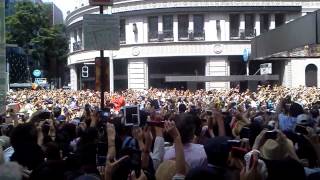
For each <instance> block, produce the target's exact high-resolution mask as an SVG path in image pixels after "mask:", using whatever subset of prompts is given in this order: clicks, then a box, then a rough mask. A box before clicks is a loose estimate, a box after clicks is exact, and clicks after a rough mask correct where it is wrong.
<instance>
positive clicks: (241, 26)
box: [239, 14, 246, 35]
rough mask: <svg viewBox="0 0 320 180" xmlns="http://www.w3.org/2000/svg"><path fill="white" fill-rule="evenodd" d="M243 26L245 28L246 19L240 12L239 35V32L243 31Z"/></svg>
mask: <svg viewBox="0 0 320 180" xmlns="http://www.w3.org/2000/svg"><path fill="white" fill-rule="evenodd" d="M245 28H246V20H245V17H244V14H240V25H239V32H240V35H241V32H244V30H245Z"/></svg>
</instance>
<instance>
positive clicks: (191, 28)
mask: <svg viewBox="0 0 320 180" xmlns="http://www.w3.org/2000/svg"><path fill="white" fill-rule="evenodd" d="M188 31H189V32H194V29H193V14H189V28H188Z"/></svg>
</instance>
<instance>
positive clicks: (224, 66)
mask: <svg viewBox="0 0 320 180" xmlns="http://www.w3.org/2000/svg"><path fill="white" fill-rule="evenodd" d="M229 75H230V65H229V61H228V58H227V56H221V57H220V56H219V57H213V56H209V57H207V60H206V76H229ZM228 88H230V82H206V90H207V91H208V90H211V89H228Z"/></svg>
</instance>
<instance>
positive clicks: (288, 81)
mask: <svg viewBox="0 0 320 180" xmlns="http://www.w3.org/2000/svg"><path fill="white" fill-rule="evenodd" d="M282 86H285V87H288V88H291V87H292V66H291V60H286V61H285V65H284V73H283V78H282Z"/></svg>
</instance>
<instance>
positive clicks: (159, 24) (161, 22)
mask: <svg viewBox="0 0 320 180" xmlns="http://www.w3.org/2000/svg"><path fill="white" fill-rule="evenodd" d="M159 32H162V33H163V21H162V16H158V33H159Z"/></svg>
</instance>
